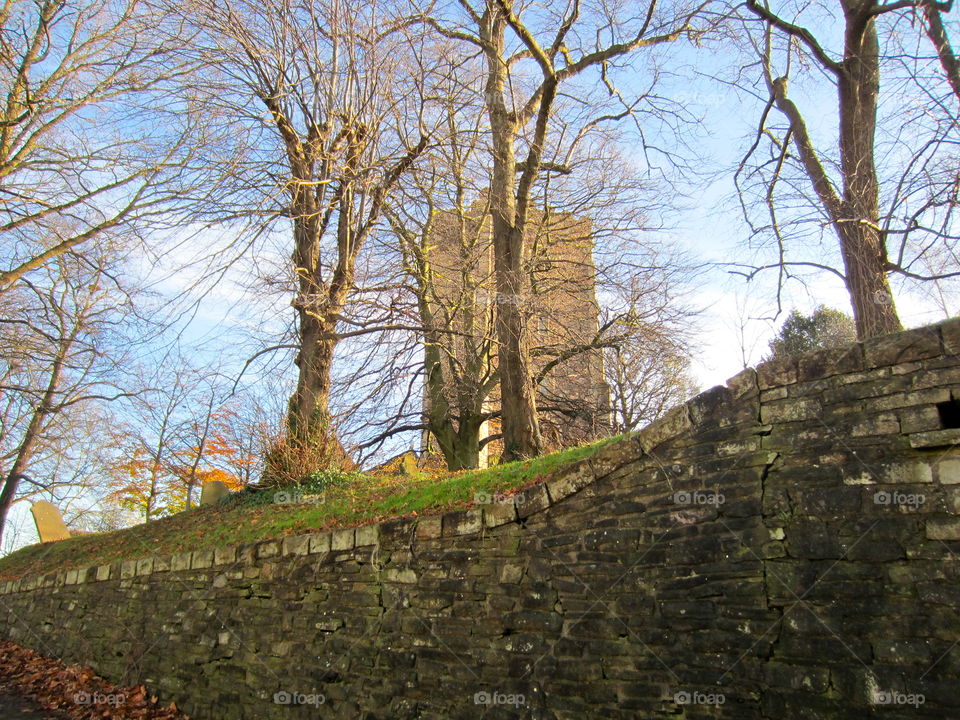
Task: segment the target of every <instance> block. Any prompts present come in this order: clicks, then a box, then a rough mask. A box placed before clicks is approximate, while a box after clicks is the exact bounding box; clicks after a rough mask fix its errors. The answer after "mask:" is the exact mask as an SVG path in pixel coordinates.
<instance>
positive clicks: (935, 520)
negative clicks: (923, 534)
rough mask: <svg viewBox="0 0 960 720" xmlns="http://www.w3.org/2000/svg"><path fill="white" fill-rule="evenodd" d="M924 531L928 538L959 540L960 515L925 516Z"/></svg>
mask: <svg viewBox="0 0 960 720" xmlns="http://www.w3.org/2000/svg"><path fill="white" fill-rule="evenodd" d="M926 531H927V538H928V539H930V540H960V517H930V518H927V525H926Z"/></svg>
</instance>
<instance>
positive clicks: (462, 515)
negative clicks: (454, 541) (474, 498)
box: [443, 509, 483, 537]
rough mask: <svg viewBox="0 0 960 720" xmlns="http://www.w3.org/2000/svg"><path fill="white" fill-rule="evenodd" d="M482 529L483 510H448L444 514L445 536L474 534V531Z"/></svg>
mask: <svg viewBox="0 0 960 720" xmlns="http://www.w3.org/2000/svg"><path fill="white" fill-rule="evenodd" d="M482 529H483V511H482V510H479V509H474V510H459V511H457V512H448V513H446V514H445V515H444V516H443V535H444V537H456V536H457V535H472V534H473V533H478V532H480V531H481V530H482Z"/></svg>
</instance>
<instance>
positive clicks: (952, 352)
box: [940, 317, 960, 358]
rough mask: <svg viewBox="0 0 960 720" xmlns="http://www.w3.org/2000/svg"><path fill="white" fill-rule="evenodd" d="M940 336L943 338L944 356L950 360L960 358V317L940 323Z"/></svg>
mask: <svg viewBox="0 0 960 720" xmlns="http://www.w3.org/2000/svg"><path fill="white" fill-rule="evenodd" d="M940 335H941V337H942V338H943V354H944V355H945V356H946V357H949V358H960V317H955V318H950V319H949V320H946V321H944V322H942V323H940Z"/></svg>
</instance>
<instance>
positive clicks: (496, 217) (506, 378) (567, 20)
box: [425, 0, 697, 461]
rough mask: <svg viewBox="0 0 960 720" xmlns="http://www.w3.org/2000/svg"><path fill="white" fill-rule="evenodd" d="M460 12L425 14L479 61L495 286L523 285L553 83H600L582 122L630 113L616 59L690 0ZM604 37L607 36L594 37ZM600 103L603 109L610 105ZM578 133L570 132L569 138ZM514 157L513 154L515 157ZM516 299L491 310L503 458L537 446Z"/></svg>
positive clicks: (520, 289)
mask: <svg viewBox="0 0 960 720" xmlns="http://www.w3.org/2000/svg"><path fill="white" fill-rule="evenodd" d="M461 6H462V10H463V17H462V18H460V19H459V20H458V19H456V18H442V17H429V18H426V19H425V20H426V22H428V23H429V24H430V25H431V26H432V27H434V28H435V29H437V30H438V31H439V32H440V33H442V34H444V35H445V36H447V37H448V38H451V39H454V40H458V41H460V42H463V43H466V44H467V45H469V46H472V47H473V48H475V49H476V51H478V52H480V53H482V55H483V57H484V59H485V63H486V71H485V82H484V92H483V97H484V101H485V104H486V110H487V114H488V118H489V123H490V132H491V148H492V167H493V171H492V177H491V184H490V201H491V214H492V219H493V244H494V256H495V270H496V287H497V292H498V293H499V294H500V295H501V296H503V297H512V298H525V297H527V296H528V295H529V287H528V283H527V272H526V267H525V259H526V257H527V254H528V252H529V248H528V242H529V239H528V237H527V234H528V223H529V221H530V218H531V216H532V214H533V212H532V211H533V209H534V203H533V201H532V197H531V191H532V189H533V188H534V186H535V184H536V182H537V181H538V179H540V178H541V177H542V176H543V174H544V173H549V172H550V170H551V167H550V165H549V164H546V163H545V156H544V153H545V150H546V149H547V147H548V133H549V131H550V127H551V123H552V122H553V121H554V120H555V113H556V101H557V97H558V93H559V92H560V91H561V88H562V87H564V86H567V85H570V84H571V83H572V81H574V80H576V79H577V78H580V77H585V76H590V77H591V80H593V81H595V82H602V83H606V87H608V88H609V94H610V98H611V99H612V101H613V103H612V104H613V105H617V104H618V103H619V105H620V106H619V108H618V109H616V110H612V111H611V112H610V113H609V114H606V115H604V114H603V113H602V112H599V113H597V115H596V116H594V117H593V118H592V119H591V120H590V121H588V122H586V123H585V127H587V128H588V127H590V126H594V125H596V124H598V123H602V122H605V121H611V120H617V119H620V118H623V117H627V116H629V115H631V114H632V113H634V112H635V111H636V110H637V108H638V106H639V105H641V104H642V101H641V100H626V99H625V98H624V96H623V95H622V94H621V92H620V90H618V89H617V88H616V86H615V85H614V84H613V75H614V72H615V70H616V69H617V65H618V62H619V61H621V60H622V59H623V58H626V57H628V56H630V55H631V54H633V53H634V52H635V51H637V50H639V49H641V48H648V47H652V46H655V45H660V44H663V43H668V42H672V41H674V40H677V39H679V38H680V37H682V36H684V35H687V34H694V33H695V31H694V28H693V21H694V18H695V17H696V15H697V10H696V9H691V8H681V9H679V10H677V11H675V12H669V11H664V10H662V9H660V8H658V6H657V4H656V3H651V4H650V5H649V6H648V7H647V8H646V11H645V12H643V13H640V14H639V15H638V14H634V13H633V11H632V8H631V9H630V10H626V8H622V10H624V12H622V13H620V12H618V11H617V10H615V9H613V8H611V7H610V6H609V5H606V4H602V3H598V4H597V5H596V6H594V5H592V4H589V5H588V4H584V3H581V2H571V3H566V4H564V5H559V6H558V5H550V4H541V3H527V4H524V5H523V6H518V5H515V4H514V3H513V2H511V1H510V0H485V2H479V3H469V2H463V3H461ZM602 38H606V40H604V39H602ZM610 107H611V105H610V104H609V103H608V104H607V105H606V107H605V108H604V109H609V108H610ZM579 137H581V135H579V134H576V133H575V134H574V141H576V139H578V138H579ZM518 158H519V160H518ZM519 306H520V303H513V304H506V303H505V304H503V305H502V306H501V308H500V312H499V313H498V315H497V339H498V358H499V372H500V378H501V395H502V398H503V413H502V425H503V438H504V454H503V460H505V461H507V460H512V459H516V458H522V457H529V456H532V455H537V454H539V453H540V452H541V450H542V447H543V439H542V437H541V433H540V425H539V420H538V414H537V404H536V392H535V388H534V383H533V370H532V367H531V359H530V356H529V349H528V342H527V339H526V335H527V332H528V328H527V327H526V323H525V318H524V315H523V313H522V312H521V311H520V309H519Z"/></svg>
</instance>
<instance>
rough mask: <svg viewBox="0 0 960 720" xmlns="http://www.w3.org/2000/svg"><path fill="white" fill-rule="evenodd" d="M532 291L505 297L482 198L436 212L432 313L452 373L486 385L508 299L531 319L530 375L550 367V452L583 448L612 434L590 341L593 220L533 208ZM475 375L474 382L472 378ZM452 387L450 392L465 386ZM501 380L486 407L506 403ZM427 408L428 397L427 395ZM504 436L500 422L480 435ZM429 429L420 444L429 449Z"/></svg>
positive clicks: (544, 414) (544, 404) (544, 396)
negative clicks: (440, 324)
mask: <svg viewBox="0 0 960 720" xmlns="http://www.w3.org/2000/svg"><path fill="white" fill-rule="evenodd" d="M527 233H528V235H527V243H526V245H527V248H528V257H527V260H526V264H527V267H528V273H529V289H528V293H527V294H525V296H524V297H502V296H500V295H498V294H497V292H496V286H495V280H494V260H493V239H492V235H491V219H490V215H489V213H488V212H487V211H486V207H485V205H484V203H483V201H477V202H476V203H474V204H473V205H472V206H471V207H470V209H469V210H468V211H467V212H465V213H462V214H461V213H458V212H456V211H453V210H449V211H441V212H439V213H437V214H435V216H434V217H433V229H432V232H431V234H430V243H429V246H428V253H427V255H428V257H429V261H430V264H431V267H432V268H433V272H434V287H435V302H434V303H432V307H431V310H432V314H433V316H434V317H435V318H443V319H444V322H446V323H447V325H446V327H445V330H447V331H451V332H450V334H448V335H445V336H444V337H445V338H446V339H445V340H444V341H443V342H444V345H445V347H444V353H443V354H444V356H445V357H446V360H445V361H444V362H445V368H444V369H445V373H446V374H447V376H448V377H454V378H458V381H462V380H463V379H464V373H463V369H464V368H467V367H470V364H471V363H473V368H476V363H477V362H478V361H479V362H481V363H482V364H484V366H485V367H486V372H480V373H479V374H477V373H473V374H471V373H466V379H465V381H466V382H468V383H470V382H474V384H475V381H480V382H482V381H483V378H485V377H488V376H489V375H490V374H492V373H493V372H494V371H495V368H496V362H497V360H496V342H495V341H496V336H495V329H494V328H495V325H494V322H495V314H496V312H497V307H498V306H499V305H501V304H504V303H518V304H519V305H520V306H521V308H522V309H523V310H524V311H525V314H526V318H527V338H528V349H529V350H530V352H531V360H532V366H533V371H534V373H535V374H539V373H543V379H542V380H541V382H540V383H539V385H538V394H537V403H538V407H539V408H540V409H541V411H540V422H541V430H542V432H543V435H544V441H545V443H546V444H547V446H548V448H550V449H556V448H561V447H568V446H570V445H576V444H579V443H582V442H585V441H589V440H592V439H595V438H598V437H602V436H605V435H607V434H608V433H609V430H610V389H609V386H608V385H607V383H606V381H605V380H604V368H603V352H602V351H601V350H598V349H593V350H586V351H582V350H578V348H582V347H584V346H588V345H589V344H590V343H591V342H592V340H593V339H594V337H595V335H596V333H597V328H598V314H599V313H598V306H597V300H596V290H595V288H596V269H595V267H594V264H593V237H592V223H591V222H590V220H589V219H586V218H578V217H575V216H574V215H572V214H570V213H557V212H550V211H544V210H536V211H533V212H532V213H531V217H530V220H529V221H528V226H527ZM471 378H473V379H471ZM474 389H475V388H472V387H468V388H459V389H458V388H454V387H451V388H450V394H451V396H454V395H456V393H457V392H458V391H459V390H464V391H470V390H474ZM499 393H500V391H499V386H497V385H493V386H492V387H491V388H490V391H489V393H486V394H485V400H484V407H485V409H496V408H498V407H499V404H500V394H499ZM424 402H425V404H426V403H428V402H429V400H428V399H427V397H426V396H425V398H424ZM497 433H499V421H498V419H496V418H495V419H493V420H491V421H489V422H488V423H486V426H485V427H484V428H483V429H482V430H481V438H483V437H488V436H490V435H495V434H497ZM430 442H431V438H430V437H429V436H428V434H426V433H425V435H424V439H423V445H424V449H425V450H430V449H432V448H431V447H430ZM500 450H501V448H500V445H499V442H497V441H494V442H491V443H489V444H487V445H486V446H485V447H484V452H483V453H482V455H481V466H483V465H484V464H487V463H488V462H489V461H490V460H493V459H494V458H495V457H497V456H499V454H500Z"/></svg>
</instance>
